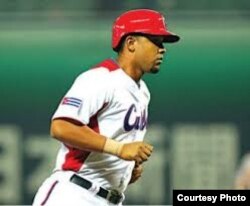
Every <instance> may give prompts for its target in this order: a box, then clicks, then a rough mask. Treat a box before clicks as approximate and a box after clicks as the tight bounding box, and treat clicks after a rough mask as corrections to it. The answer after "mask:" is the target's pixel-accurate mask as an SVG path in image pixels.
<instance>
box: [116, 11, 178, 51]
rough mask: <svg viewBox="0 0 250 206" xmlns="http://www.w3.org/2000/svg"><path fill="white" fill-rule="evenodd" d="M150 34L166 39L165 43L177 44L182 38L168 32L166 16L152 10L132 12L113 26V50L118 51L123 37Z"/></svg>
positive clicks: (124, 15)
mask: <svg viewBox="0 0 250 206" xmlns="http://www.w3.org/2000/svg"><path fill="white" fill-rule="evenodd" d="M131 33H140V34H150V35H157V36H158V35H159V36H163V37H164V40H163V41H164V42H168V43H173V42H177V41H178V40H179V39H180V37H179V36H178V35H176V34H174V33H172V32H170V31H168V29H167V26H166V24H165V18H164V16H163V15H162V14H161V13H159V12H157V11H154V10H150V9H136V10H130V11H128V12H125V13H123V14H122V15H121V16H119V17H118V18H117V19H116V20H115V22H114V24H113V34H112V48H113V49H114V50H115V51H117V48H118V46H119V43H120V41H121V39H122V37H124V36H126V35H128V34H131Z"/></svg>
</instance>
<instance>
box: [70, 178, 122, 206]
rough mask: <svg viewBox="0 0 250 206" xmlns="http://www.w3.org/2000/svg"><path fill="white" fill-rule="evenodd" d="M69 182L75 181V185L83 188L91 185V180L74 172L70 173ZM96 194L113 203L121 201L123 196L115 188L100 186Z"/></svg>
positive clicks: (88, 187)
mask: <svg viewBox="0 0 250 206" xmlns="http://www.w3.org/2000/svg"><path fill="white" fill-rule="evenodd" d="M70 182H73V183H75V184H76V185H78V186H80V187H83V188H85V189H87V190H88V189H90V188H91V187H92V185H93V184H92V182H90V181H88V180H86V179H84V178H82V177H80V176H78V175H76V174H74V175H72V177H71V178H70ZM96 194H97V195H98V196H100V197H102V198H104V199H107V200H108V201H109V202H111V203H113V204H118V203H120V202H121V200H122V199H123V196H122V194H121V193H120V192H118V191H117V190H106V189H104V188H102V187H100V190H99V191H98V193H96Z"/></svg>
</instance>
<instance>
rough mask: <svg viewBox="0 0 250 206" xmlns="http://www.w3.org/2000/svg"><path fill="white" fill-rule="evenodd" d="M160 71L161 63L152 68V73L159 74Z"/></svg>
mask: <svg viewBox="0 0 250 206" xmlns="http://www.w3.org/2000/svg"><path fill="white" fill-rule="evenodd" d="M159 71H160V64H158V65H154V66H153V67H152V68H151V69H150V73H152V74H157V73H158V72H159Z"/></svg>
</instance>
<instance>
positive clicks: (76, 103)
mask: <svg viewBox="0 0 250 206" xmlns="http://www.w3.org/2000/svg"><path fill="white" fill-rule="evenodd" d="M61 104H63V105H69V106H73V107H76V108H79V107H80V106H81V105H82V100H80V99H78V98H75V97H64V98H63V100H62V103H61Z"/></svg>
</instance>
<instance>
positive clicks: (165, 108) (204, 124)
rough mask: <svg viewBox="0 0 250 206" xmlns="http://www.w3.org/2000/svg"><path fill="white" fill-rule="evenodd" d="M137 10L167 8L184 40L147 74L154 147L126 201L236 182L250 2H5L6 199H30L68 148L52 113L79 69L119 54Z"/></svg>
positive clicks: (247, 101)
mask: <svg viewBox="0 0 250 206" xmlns="http://www.w3.org/2000/svg"><path fill="white" fill-rule="evenodd" d="M134 8H151V9H157V10H159V11H161V12H163V13H164V14H165V16H166V19H167V22H168V27H169V28H170V30H173V31H174V32H175V33H177V34H179V35H180V36H181V37H182V39H181V41H180V42H179V43H178V44H174V45H166V48H167V54H166V55H165V59H164V63H163V65H162V66H161V71H160V73H159V74H157V75H147V76H145V78H144V79H145V81H146V82H147V83H148V86H149V89H150V91H151V93H152V100H151V105H150V116H149V129H148V130H149V131H148V133H147V137H146V138H147V141H149V142H151V143H152V144H154V146H155V151H154V154H153V156H152V160H151V161H149V162H147V163H146V165H145V173H144V175H143V177H142V179H141V180H140V181H138V183H137V184H134V185H131V186H130V187H129V189H128V192H127V199H126V203H127V204H171V191H172V189H173V188H177V189H190V188H203V189H230V188H233V182H234V175H235V173H236V170H237V168H238V165H239V162H240V160H241V158H242V156H243V155H244V154H246V153H247V152H248V151H249V150H250V120H249V116H250V60H249V56H250V41H249V37H250V10H249V9H250V3H249V1H248V0H220V1H209V0H200V1H195V0H189V1H181V0H168V1H166V0H154V1H150V0H133V1H132V0H128V1H116V0H106V1H103V0H91V1H83V0H72V1H66V0H61V1H59V0H55V1H48V0H44V1H39V0H26V1H21V0H0V99H1V101H0V204H31V202H32V198H33V196H34V193H35V192H36V190H37V188H38V186H39V185H40V184H41V182H42V181H43V180H44V178H45V177H47V176H48V175H49V174H50V173H51V170H52V169H53V166H54V161H55V155H56V152H57V149H58V146H59V143H58V142H56V141H54V140H52V139H50V137H49V124H50V118H51V116H52V115H53V113H54V111H55V109H56V107H57V105H58V103H59V102H60V100H61V98H62V96H63V95H64V94H65V92H66V91H67V89H68V88H69V87H70V86H71V84H72V83H73V80H74V79H75V77H76V76H77V75H78V74H79V73H81V72H82V71H85V70H87V69H88V68H89V67H91V66H93V65H95V64H96V63H98V62H99V61H101V60H102V59H103V58H107V57H114V58H115V53H114V52H112V50H111V46H110V45H111V27H112V22H113V20H114V18H115V17H117V16H118V15H119V14H120V13H121V12H123V11H125V10H128V9H134Z"/></svg>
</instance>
